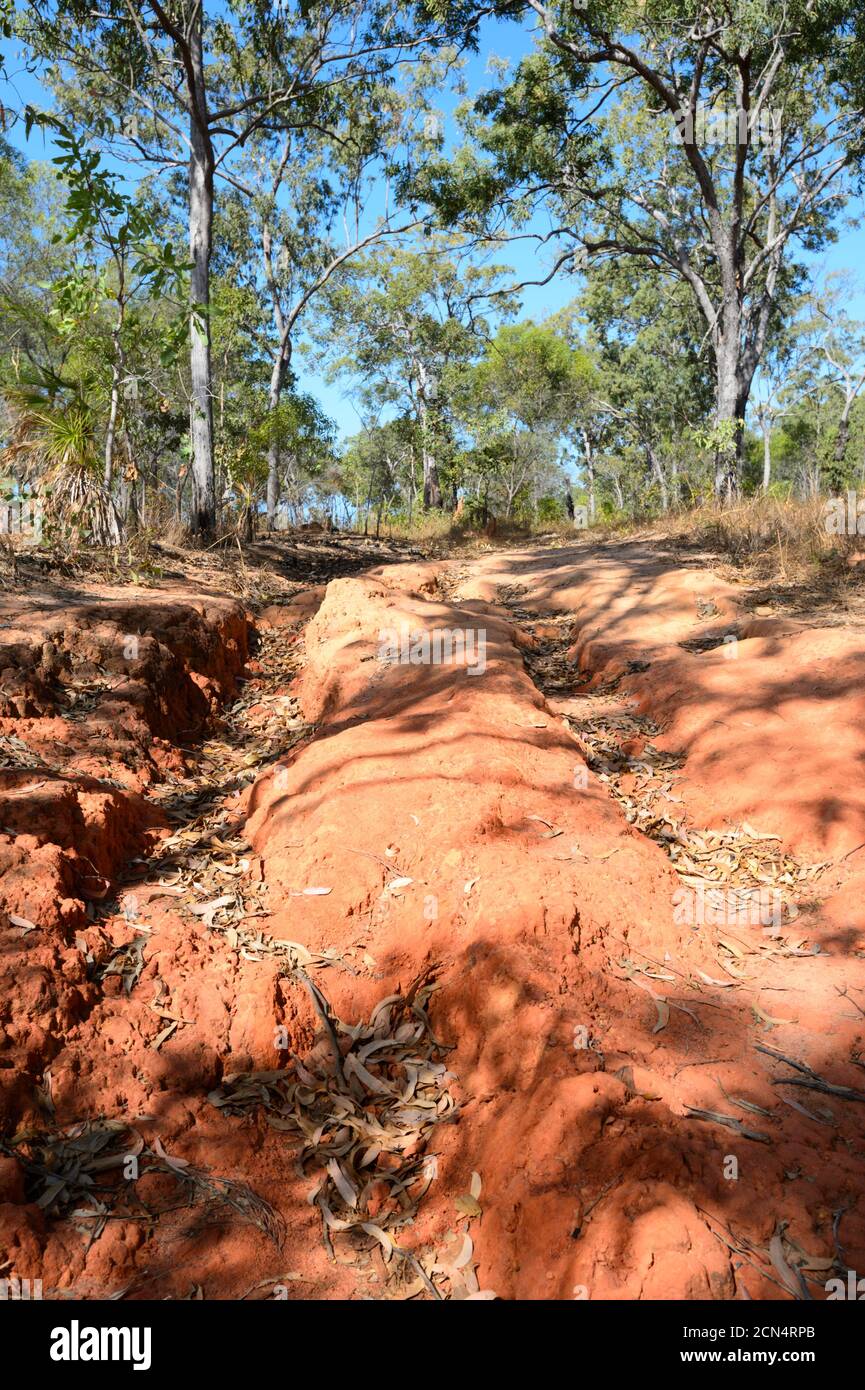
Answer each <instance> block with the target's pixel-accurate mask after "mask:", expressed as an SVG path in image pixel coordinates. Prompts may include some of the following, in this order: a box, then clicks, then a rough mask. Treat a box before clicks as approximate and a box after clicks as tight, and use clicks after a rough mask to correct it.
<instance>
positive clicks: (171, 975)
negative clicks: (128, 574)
mask: <svg viewBox="0 0 865 1390" xmlns="http://www.w3.org/2000/svg"><path fill="white" fill-rule="evenodd" d="M758 607H759V610H760V611H755V606H754V603H753V600H752V597H751V596H750V595H749V594H748V592H747V591H746V590H745V589H744V588H743V587H742V586H741V585H737V584H734V583H732V582H730V581H729V580H725V579H723V578H721V577H720V575H719V574H718V573H716V572H715V571H713V570H712V568H711V567H710V566H709V565H708V564H707V563H706V561H705V559H701V558H699V557H698V558H696V559H694V560H692V561H690V562H687V563H685V562H683V561H682V560H681V558H679V559H676V558H673V557H670V556H666V555H664V554H662V553H660V552H659V551H657V550H652V549H651V548H649V547H647V546H645V545H622V546H619V547H612V546H606V547H590V546H574V547H572V548H567V547H566V548H562V547H559V548H547V549H544V548H542V547H537V548H534V549H529V550H526V551H516V550H501V551H489V552H487V553H486V554H483V555H481V556H479V557H475V558H471V559H457V560H451V561H443V562H437V563H411V564H398V565H388V566H385V567H382V568H380V569H374V570H372V571H369V572H367V573H366V574H362V575H357V576H354V577H345V578H337V579H334V580H332V581H331V582H330V583H327V584H321V585H319V586H317V587H315V588H312V589H309V590H307V591H300V592H299V593H298V594H297V595H296V596H295V598H293V599H292V601H291V602H290V603H287V604H277V605H270V606H269V607H266V608H265V609H264V610H263V611H261V612H258V613H257V614H252V613H251V612H249V611H248V610H245V609H244V606H243V605H242V604H240V603H238V602H237V601H235V600H233V599H231V598H229V597H227V596H225V595H223V594H220V593H218V592H215V591H209V592H207V593H202V592H200V591H198V592H196V591H195V590H194V589H190V587H189V586H188V585H187V586H184V585H182V584H176V585H173V586H172V585H166V586H164V587H163V588H161V589H149V590H136V589H129V588H127V589H124V590H119V591H117V592H110V591H109V592H106V591H104V590H100V591H96V590H93V589H88V588H87V586H79V588H78V589H77V590H76V591H75V592H73V591H71V589H70V587H69V586H66V588H65V589H64V587H63V586H61V585H54V586H53V587H49V586H46V589H45V592H44V593H43V594H42V595H40V596H38V597H37V599H36V601H35V602H33V601H32V598H31V601H30V604H29V608H28V609H27V611H26V614H25V612H24V605H23V601H22V600H21V599H20V598H18V599H15V598H12V599H10V600H9V601H8V602H7V604H6V607H5V611H4V613H3V617H4V619H5V622H6V627H5V629H4V637H3V642H4V648H5V649H4V651H3V654H2V662H0V666H2V670H0V714H2V716H3V717H2V718H0V752H2V755H3V763H2V765H0V787H2V803H0V832H2V833H0V871H2V875H3V876H2V880H0V906H2V908H3V909H5V911H4V912H3V914H2V916H0V923H2V940H3V946H2V951H3V954H2V958H0V969H2V972H3V979H2V988H3V1000H4V1002H3V1005H2V1008H3V1012H2V1014H0V1028H2V1032H0V1123H2V1131H0V1132H2V1135H3V1141H2V1142H3V1148H2V1154H3V1156H2V1157H0V1203H2V1205H0V1252H2V1253H0V1265H2V1264H3V1263H4V1261H5V1266H4V1268H5V1269H6V1270H14V1271H16V1272H17V1273H18V1274H19V1276H22V1277H25V1276H28V1275H29V1277H41V1278H42V1280H43V1285H44V1288H45V1290H46V1296H63V1294H64V1292H68V1291H74V1292H75V1293H76V1294H77V1295H79V1296H89V1297H105V1296H107V1295H108V1294H111V1293H114V1294H116V1293H118V1292H120V1291H125V1296H126V1297H130V1298H134V1297H152V1296H154V1291H157V1292H156V1296H159V1297H166V1296H170V1297H175V1298H184V1297H205V1298H236V1297H241V1296H247V1297H253V1298H266V1297H271V1296H274V1289H276V1290H277V1293H276V1295H275V1296H281V1295H283V1294H284V1296H287V1297H289V1298H294V1297H298V1298H336V1297H373V1298H403V1297H411V1296H417V1297H421V1298H433V1297H455V1298H465V1297H489V1296H491V1295H497V1296H499V1297H502V1298H514V1297H527V1298H544V1299H572V1298H592V1299H610V1298H614V1299H635V1298H670V1299H673V1298H705V1297H713V1298H724V1299H729V1298H737V1297H739V1298H741V1297H748V1296H750V1297H752V1298H770V1299H771V1298H792V1297H813V1298H822V1297H825V1285H826V1283H827V1280H829V1279H831V1278H833V1277H836V1276H839V1275H840V1276H841V1277H844V1276H845V1273H846V1270H847V1269H848V1268H851V1269H862V1268H863V1267H865V1220H863V1215H862V1213H861V1209H860V1210H857V1201H859V1206H860V1208H861V1200H859V1199H861V1194H862V1191H863V1187H865V1170H863V1158H865V1153H863V1140H862V1119H863V1113H865V1112H863V1104H865V1076H863V1067H865V1061H863V1059H862V1058H861V1056H860V1053H861V1051H862V1050H863V1037H865V956H863V949H865V946H863V928H865V911H863V908H862V906H861V904H862V901H863V893H862V891H861V889H862V886H863V883H865V849H863V848H862V846H863V843H865V793H863V790H862V785H861V779H860V778H859V777H858V776H857V774H858V773H859V771H860V769H861V766H862V760H863V757H865V717H863V716H865V708H863V705H865V697H863V695H862V689H863V681H862V678H863V675H865V632H863V630H862V629H861V628H860V627H859V626H858V624H857V623H856V622H855V621H854V620H851V619H850V618H849V615H844V614H837V613H833V612H831V611H822V612H811V613H803V614H800V615H799V616H798V617H797V616H795V615H793V616H791V615H790V613H789V611H786V610H783V609H781V608H780V607H778V606H775V607H773V606H772V605H771V604H769V605H758ZM0 1273H3V1271H2V1270H0Z"/></svg>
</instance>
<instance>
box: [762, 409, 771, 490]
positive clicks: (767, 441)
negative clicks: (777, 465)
mask: <svg viewBox="0 0 865 1390" xmlns="http://www.w3.org/2000/svg"><path fill="white" fill-rule="evenodd" d="M771 480H772V435H771V432H770V429H769V426H768V424H766V423H764V424H763V491H764V492H768V491H769V483H770V482H771Z"/></svg>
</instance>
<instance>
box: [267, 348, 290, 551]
mask: <svg viewBox="0 0 865 1390" xmlns="http://www.w3.org/2000/svg"><path fill="white" fill-rule="evenodd" d="M290 362H291V342H290V341H289V340H288V339H284V340H283V342H281V343H280V346H279V351H278V353H277V355H276V357H275V358H274V362H273V367H272V368H271V372H270V386H269V389H268V394H267V409H268V413H269V415H270V423H271V439H270V445H269V446H268V450H267V529H268V531H272V530H273V528H274V526H275V525H276V511H277V508H278V506H279V493H280V477H279V474H280V464H281V455H280V446H279V438H278V428H279V426H278V421H277V418H276V414H277V411H278V410H279V403H280V400H281V399H282V388H283V386H284V385H285V378H286V375H287V374H288V368H289V364H290Z"/></svg>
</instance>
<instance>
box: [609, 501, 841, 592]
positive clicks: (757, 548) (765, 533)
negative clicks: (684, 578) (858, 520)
mask: <svg viewBox="0 0 865 1390" xmlns="http://www.w3.org/2000/svg"><path fill="white" fill-rule="evenodd" d="M825 505H826V499H825V498H815V499H812V500H809V501H806V502H800V501H795V500H790V499H782V498H776V497H763V496H759V497H749V498H745V499H743V500H742V501H740V502H738V503H736V505H735V506H731V507H724V506H720V505H712V504H709V505H705V506H701V507H695V508H692V509H690V510H682V511H678V512H673V513H668V514H667V515H666V516H664V517H657V518H654V519H652V520H651V521H648V520H643V521H638V522H633V523H627V524H622V523H603V524H601V525H599V526H597V527H592V528H591V530H590V531H588V532H586V535H587V536H589V537H592V538H596V539H602V538H609V539H611V540H612V539H615V538H621V539H636V538H638V537H641V536H644V537H645V538H646V539H650V540H653V541H668V542H671V543H672V544H673V545H674V546H675V547H676V548H681V549H683V550H700V551H706V552H709V553H710V554H712V555H713V556H717V557H718V558H719V559H721V560H726V561H727V562H728V563H729V564H730V565H732V566H733V567H734V568H735V569H736V570H737V571H739V572H740V573H742V574H743V575H744V576H745V577H747V578H749V579H753V580H757V579H760V580H767V581H770V580H776V581H779V582H782V583H793V582H801V581H804V580H806V579H807V578H808V577H810V576H816V575H821V576H822V577H824V578H830V577H831V576H836V577H838V578H840V577H841V576H843V575H847V574H849V572H850V570H851V568H852V567H853V566H854V565H855V564H856V563H857V560H856V558H855V557H856V556H858V555H862V554H863V553H865V537H858V536H845V535H841V536H838V535H833V534H831V533H830V531H829V530H828V528H827V524H826V513H825Z"/></svg>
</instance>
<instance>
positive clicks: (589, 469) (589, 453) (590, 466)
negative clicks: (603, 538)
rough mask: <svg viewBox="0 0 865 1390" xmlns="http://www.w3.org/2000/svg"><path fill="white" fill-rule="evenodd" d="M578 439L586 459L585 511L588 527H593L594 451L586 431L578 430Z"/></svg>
mask: <svg viewBox="0 0 865 1390" xmlns="http://www.w3.org/2000/svg"><path fill="white" fill-rule="evenodd" d="M580 437H581V438H582V441H583V453H584V455H585V459H586V492H587V493H588V499H589V505H588V509H587V510H588V516H589V525H590V526H594V524H595V454H594V450H593V449H592V441H591V440H590V438H589V436H588V433H587V431H586V430H580Z"/></svg>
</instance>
